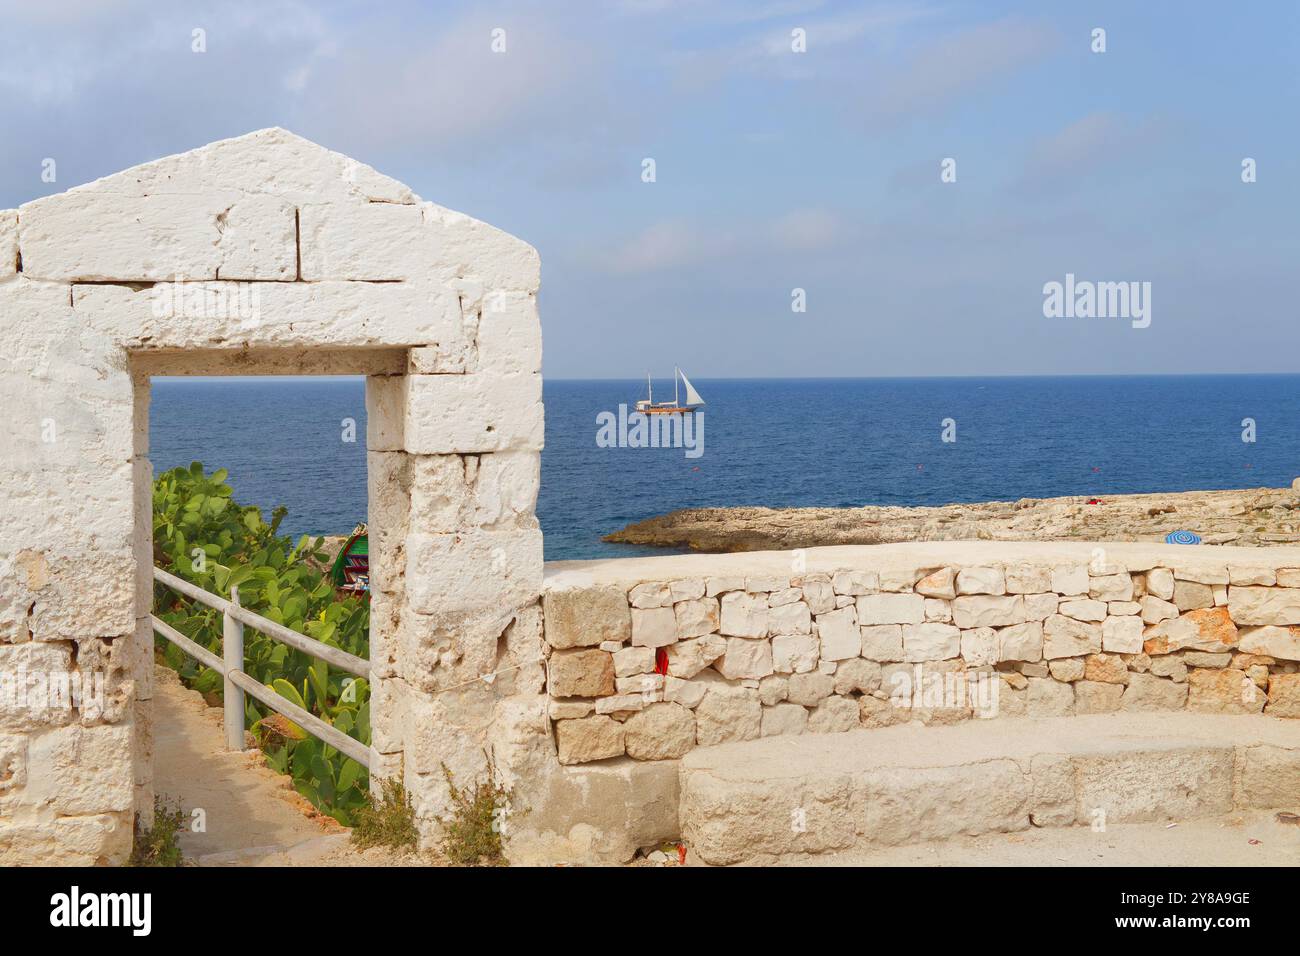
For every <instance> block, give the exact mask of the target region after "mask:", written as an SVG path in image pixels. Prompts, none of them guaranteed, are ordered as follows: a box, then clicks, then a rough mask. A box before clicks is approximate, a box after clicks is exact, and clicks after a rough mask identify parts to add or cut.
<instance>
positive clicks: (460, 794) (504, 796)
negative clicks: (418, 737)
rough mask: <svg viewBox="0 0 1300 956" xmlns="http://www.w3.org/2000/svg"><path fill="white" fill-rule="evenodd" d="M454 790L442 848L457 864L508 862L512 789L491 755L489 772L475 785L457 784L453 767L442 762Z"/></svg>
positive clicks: (450, 787)
mask: <svg viewBox="0 0 1300 956" xmlns="http://www.w3.org/2000/svg"><path fill="white" fill-rule="evenodd" d="M442 772H443V774H444V775H446V777H447V789H448V790H449V791H450V793H451V819H449V820H447V821H446V822H445V823H443V839H442V851H443V853H444V854H446V856H447V859H448V860H449V861H450V862H451V863H453V864H455V865H457V866H504V865H505V863H506V856H505V848H504V847H503V845H502V837H503V836H504V827H505V821H506V819H507V816H508V815H509V814H510V813H512V812H515V811H512V810H511V807H510V791H509V790H507V789H506V788H505V787H504V786H502V785H501V783H500V782H499V780H498V777H497V768H496V764H495V763H494V762H493V761H492V758H491V757H488V762H487V771H486V773H485V775H484V776H483V777H481V778H479V779H478V780H475V781H474V785H473V787H472V788H470V787H466V788H464V789H462V788H460V787H457V786H456V782H455V779H454V778H453V775H452V772H451V769H450V768H449V767H448V766H447V765H446V764H443V765H442Z"/></svg>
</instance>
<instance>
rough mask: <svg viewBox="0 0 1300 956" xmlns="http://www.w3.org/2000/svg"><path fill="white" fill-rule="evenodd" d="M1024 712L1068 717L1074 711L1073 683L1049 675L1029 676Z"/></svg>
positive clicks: (1037, 715) (1030, 714)
mask: <svg viewBox="0 0 1300 956" xmlns="http://www.w3.org/2000/svg"><path fill="white" fill-rule="evenodd" d="M1028 680H1029V687H1028V690H1027V693H1028V698H1027V706H1026V713H1027V714H1028V716H1030V717H1068V716H1070V715H1072V714H1073V713H1074V685H1073V684H1066V683H1063V682H1061V681H1058V680H1052V679H1051V678H1050V677H1030V678H1028Z"/></svg>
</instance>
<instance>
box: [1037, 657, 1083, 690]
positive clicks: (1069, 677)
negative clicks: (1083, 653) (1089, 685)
mask: <svg viewBox="0 0 1300 956" xmlns="http://www.w3.org/2000/svg"><path fill="white" fill-rule="evenodd" d="M1047 669H1048V670H1049V671H1051V674H1052V677H1053V678H1054V679H1055V680H1059V681H1065V682H1066V683H1067V684H1073V683H1074V682H1075V681H1077V680H1083V675H1084V673H1085V672H1086V671H1087V667H1086V665H1085V664H1084V659H1083V658H1081V657H1060V658H1057V659H1056V660H1054V661H1049V662H1048V664H1047Z"/></svg>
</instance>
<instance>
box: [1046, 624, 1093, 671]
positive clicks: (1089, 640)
mask: <svg viewBox="0 0 1300 956" xmlns="http://www.w3.org/2000/svg"><path fill="white" fill-rule="evenodd" d="M1100 650H1101V627H1100V626H1098V625H1096V624H1085V623H1084V622H1082V621H1076V620H1074V618H1070V617H1065V616H1063V615H1061V614H1053V615H1052V616H1051V617H1049V618H1048V619H1047V623H1046V624H1044V625H1043V657H1045V658H1047V659H1048V660H1051V659H1053V658H1056V657H1080V656H1082V655H1084V654H1095V653H1096V652H1097V651H1100Z"/></svg>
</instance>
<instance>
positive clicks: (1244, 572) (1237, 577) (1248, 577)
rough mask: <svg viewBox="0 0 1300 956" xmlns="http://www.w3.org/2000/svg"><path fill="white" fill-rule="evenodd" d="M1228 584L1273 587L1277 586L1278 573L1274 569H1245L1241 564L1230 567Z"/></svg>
mask: <svg viewBox="0 0 1300 956" xmlns="http://www.w3.org/2000/svg"><path fill="white" fill-rule="evenodd" d="M1228 583H1229V584H1236V585H1250V584H1257V585H1261V586H1263V587H1272V586H1273V585H1275V584H1277V572H1276V571H1274V570H1273V569H1272V568H1264V567H1244V566H1242V565H1239V564H1233V565H1229V566H1228Z"/></svg>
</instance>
